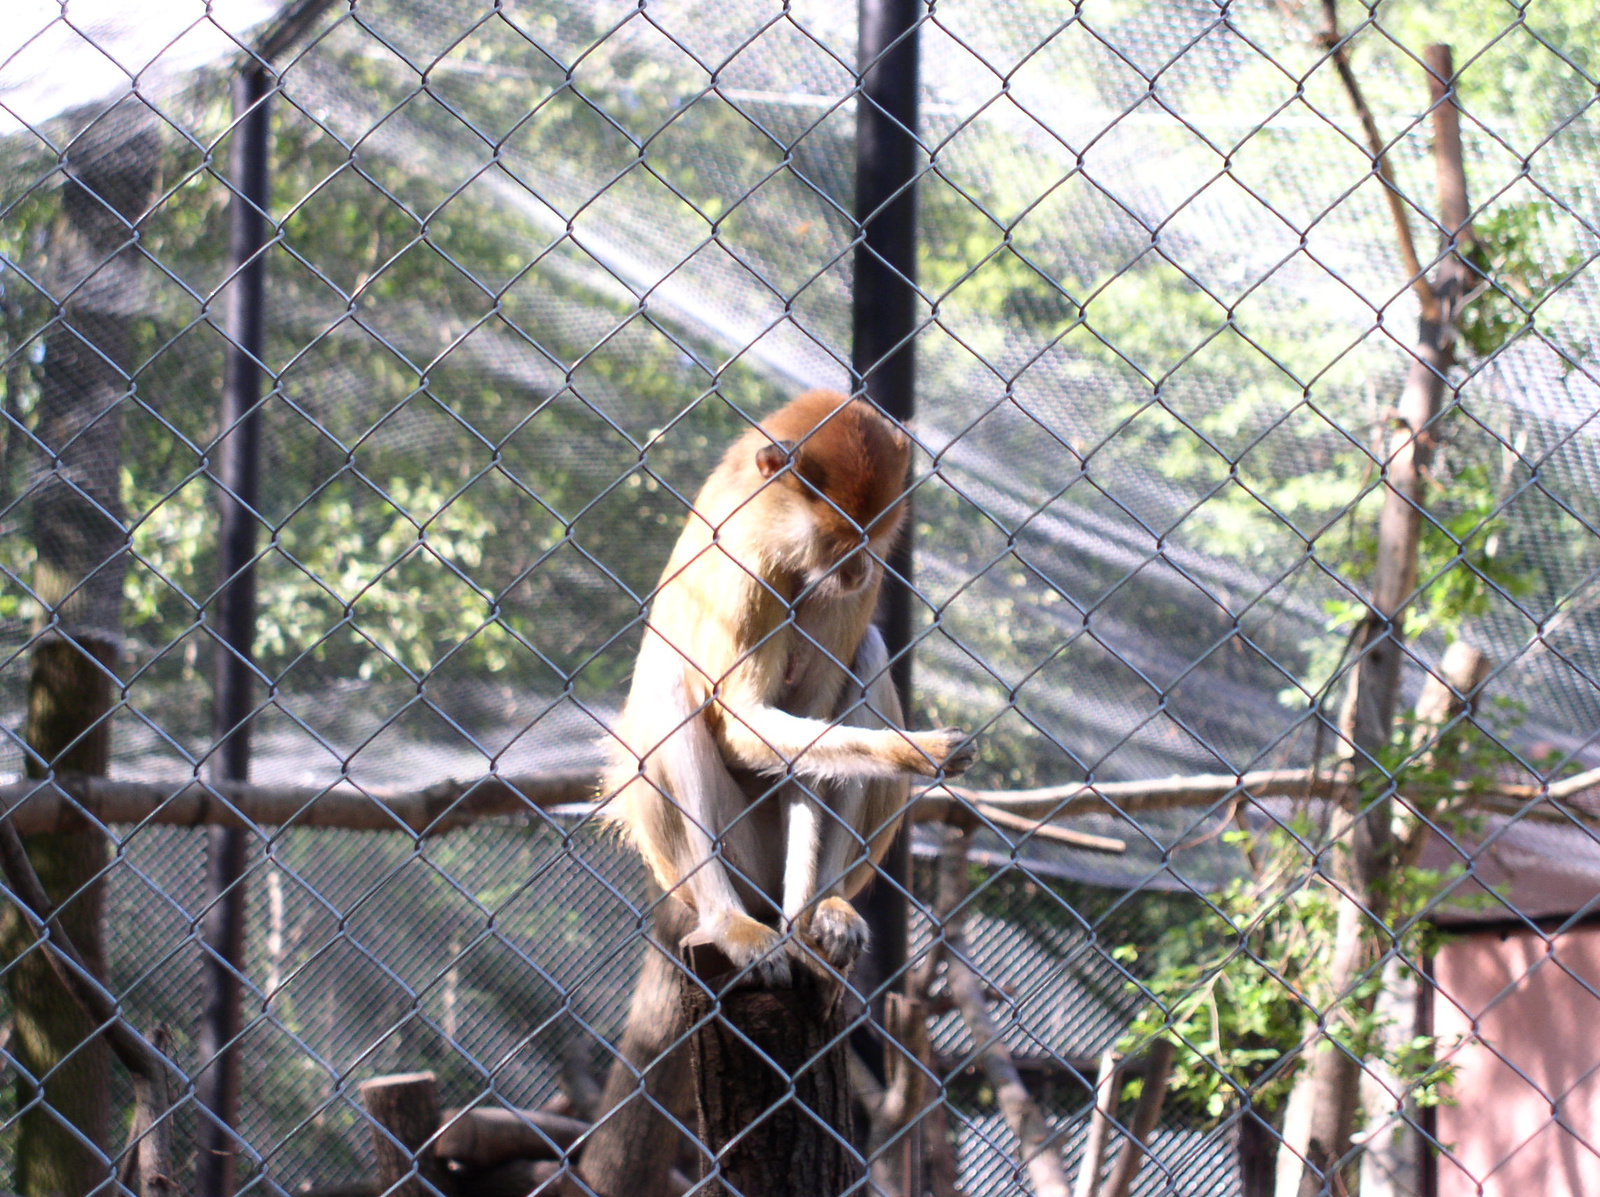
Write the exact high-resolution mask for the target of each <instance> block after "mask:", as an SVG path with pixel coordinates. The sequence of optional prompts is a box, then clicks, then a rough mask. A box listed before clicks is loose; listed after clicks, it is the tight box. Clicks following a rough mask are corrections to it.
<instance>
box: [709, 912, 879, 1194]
mask: <svg viewBox="0 0 1600 1197" xmlns="http://www.w3.org/2000/svg"><path fill="white" fill-rule="evenodd" d="M682 956H683V961H684V964H685V965H686V966H687V967H688V968H689V970H690V972H692V973H693V974H694V979H692V980H690V981H688V983H687V984H685V985H684V987H683V990H684V992H683V1005H684V1013H685V1016H686V1021H687V1024H688V1026H690V1027H691V1028H692V1030H691V1031H690V1034H689V1057H690V1061H691V1064H692V1067H693V1074H694V1089H695V1101H696V1105H697V1108H698V1111H699V1131H698V1136H697V1137H698V1139H699V1143H698V1147H699V1151H700V1155H701V1161H700V1162H701V1167H700V1179H701V1181H702V1185H701V1187H700V1188H699V1190H698V1191H699V1192H701V1193H703V1194H705V1195H706V1197H725V1195H726V1197H733V1195H736V1194H737V1195H742V1197H834V1195H836V1194H840V1193H855V1192H857V1191H858V1190H859V1189H860V1188H861V1187H862V1182H863V1181H864V1179H865V1177H864V1176H863V1172H864V1169H863V1167H862V1159H861V1156H860V1155H859V1154H857V1153H856V1151H855V1149H854V1148H853V1147H852V1146H851V1140H852V1138H853V1135H854V1129H853V1125H852V1124H853V1117H852V1110H851V1090H850V1064H849V1027H850V1016H849V1014H848V1013H847V1011H846V1008H845V1003H844V1002H842V1001H841V1000H840V996H841V995H840V987H839V985H838V983H837V982H836V981H834V980H833V979H832V978H824V977H821V976H819V975H818V973H817V972H816V971H815V970H813V969H812V968H810V967H807V966H805V965H803V964H799V963H797V964H796V965H795V966H794V983H793V985H792V986H791V987H789V988H785V989H758V988H749V987H740V986H739V985H737V984H733V985H732V986H731V987H729V986H730V983H732V982H733V981H734V973H735V970H734V968H733V966H732V964H731V963H730V962H729V961H728V959H727V957H726V956H724V955H723V954H722V952H721V951H720V949H718V948H717V946H716V945H715V944H714V943H712V942H711V941H710V940H709V938H707V937H704V936H699V935H691V936H690V937H689V938H688V939H686V940H685V941H684V943H683V946H682Z"/></svg>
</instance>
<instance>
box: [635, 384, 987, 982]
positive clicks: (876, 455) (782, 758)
mask: <svg viewBox="0 0 1600 1197" xmlns="http://www.w3.org/2000/svg"><path fill="white" fill-rule="evenodd" d="M910 457H911V447H910V442H909V440H908V438H907V437H906V435H905V433H904V432H902V431H901V430H900V429H899V428H897V427H895V426H894V425H893V424H892V423H890V422H889V421H888V420H886V419H885V418H884V417H883V416H881V415H880V414H878V412H877V411H876V410H874V409H873V408H872V406H871V405H869V404H868V403H866V402H864V401H862V400H859V399H858V400H848V399H846V398H845V397H844V396H843V395H838V394H835V393H833V392H831V391H810V392H808V393H806V394H804V395H801V396H800V397H799V398H798V399H795V400H794V401H793V402H792V403H790V404H789V405H788V406H786V407H784V408H783V409H782V410H780V411H778V412H777V413H776V414H774V415H773V416H772V417H771V418H770V419H768V420H766V421H765V422H764V423H763V424H762V425H761V426H760V428H755V429H751V430H750V431H749V432H748V433H746V434H745V435H744V436H742V437H740V438H739V439H738V440H737V441H735V442H734V444H733V446H732V448H730V449H729V450H728V452H727V455H726V456H725V457H724V458H723V459H722V463H721V464H720V465H718V466H717V468H716V469H715V470H714V471H712V473H711V476H710V477H709V478H708V479H707V480H706V483H705V486H704V487H703V488H702V489H701V491H700V494H699V497H698V498H696V499H695V502H694V509H693V510H692V511H691V512H690V513H689V516H688V520H687V522H686V524H685V526H684V529H683V534H682V535H681V536H680V537H679V539H678V544H677V547H676V548H675V549H674V550H673V553H672V558H671V560H670V561H669V562H668V563H667V568H666V571H665V572H664V573H663V574H662V578H661V583H660V585H659V586H658V588H657V590H656V593H655V601H654V604H653V606H652V609H651V612H650V616H649V620H648V624H647V627H646V630H645V634H644V643H643V644H642V646H641V647H640V650H639V659H638V662H637V663H636V664H635V666H634V671H633V685H632V689H631V690H630V692H629V695H628V701H627V703H626V705H625V706H624V708H623V711H622V716H621V719H620V721H619V723H618V726H617V727H616V729H615V734H616V744H617V749H616V751H615V754H614V758H613V765H612V767H611V769H610V771H609V773H608V777H607V786H606V791H607V793H609V794H611V795H614V797H613V799H612V801H611V802H610V804H609V805H608V808H607V809H608V811H609V812H610V817H611V818H613V819H615V820H616V821H617V822H619V823H620V824H621V825H622V827H623V828H624V829H625V831H626V833H627V835H628V837H629V838H630V839H631V840H632V842H633V843H634V845H635V846H636V847H637V848H638V850H639V852H640V854H641V855H642V856H643V857H644V860H645V863H646V864H647V865H648V866H649V867H650V870H651V871H652V872H653V873H654V874H655V877H656V880H657V881H658V882H660V884H661V886H662V888H663V889H665V890H666V891H667V892H668V893H670V894H673V895H675V896H676V897H678V898H680V899H681V900H683V901H684V902H686V903H687V904H688V905H689V906H690V907H691V908H692V909H693V910H694V912H695V915H696V917H697V919H698V923H699V930H700V931H701V932H703V933H704V934H706V935H707V936H709V937H710V938H711V939H712V940H713V941H714V942H715V943H716V944H717V946H718V947H720V948H721V949H722V951H723V952H724V953H725V954H726V955H727V956H728V958H729V959H730V960H732V961H733V963H734V964H735V965H736V966H738V967H740V968H745V967H753V968H754V969H755V971H756V972H757V973H758V974H759V975H760V976H761V978H762V979H763V980H765V981H767V982H769V983H778V984H781V983H784V982H785V981H786V980H787V978H788V976H789V963H788V959H787V957H786V955H785V954H784V952H782V951H780V950H778V949H779V945H780V943H781V941H782V939H783V936H784V933H785V931H788V930H793V931H794V932H795V933H797V934H799V935H802V936H804V937H806V939H807V940H808V942H809V944H810V946H811V947H812V948H813V950H815V951H816V952H817V953H818V954H819V955H820V956H821V957H822V958H823V959H825V960H827V961H828V962H829V964H831V965H832V966H833V967H835V968H837V969H840V970H844V969H848V968H849V967H850V965H851V964H852V963H853V962H854V961H855V959H856V957H857V956H858V955H859V954H860V952H861V951H862V949H863V948H865V946H866V942H867V927H866V922H865V920H863V919H862V917H861V916H860V915H859V914H857V913H856V910H855V908H854V907H853V906H851V905H850V901H849V899H850V898H851V896H853V895H854V894H855V893H856V891H858V890H859V889H860V888H861V887H862V886H863V885H865V884H866V882H867V880H868V879H869V878H870V876H871V874H872V866H873V865H874V864H875V863H876V862H877V861H878V860H879V859H880V858H881V857H882V855H883V853H884V852H885V851H886V850H887V849H888V846H889V842H890V840H891V839H892V838H893V836H894V833H895V830H896V828H897V827H898V825H899V822H900V817H901V815H902V813H903V812H904V809H905V805H906V802H907V799H908V797H909V783H908V778H909V776H910V775H912V774H918V775H921V776H924V777H933V776H936V775H937V774H939V773H940V771H941V770H942V771H943V772H944V773H946V774H956V773H960V772H961V771H962V770H963V769H965V768H966V767H967V765H968V764H970V763H971V760H972V755H973V749H972V746H971V744H970V742H969V741H968V740H967V738H966V736H965V735H964V733H962V732H961V731H960V730H958V729H955V728H945V729H943V730H940V731H926V732H906V731H902V730H900V728H899V724H900V723H901V722H902V714H901V710H900V703H899V700H898V698H897V697H896V695H895V690H894V686H893V684H892V682H891V681H890V678H889V660H888V654H887V652H886V650H885V648H884V643H883V637H882V635H881V634H880V633H879V632H878V629H877V628H875V627H873V626H872V623H871V620H872V613H873V608H874V605H875V604H876V601H877V597H878V585H879V582H880V580H881V578H882V574H883V568H882V566H881V564H880V561H881V560H882V558H883V557H884V556H886V555H887V553H888V551H889V547H890V545H891V544H892V543H893V541H894V538H895V535H896V534H897V533H898V531H899V528H900V522H901V519H902V518H903V515H904V510H905V503H904V489H905V482H906V474H907V467H908V465H909V462H910Z"/></svg>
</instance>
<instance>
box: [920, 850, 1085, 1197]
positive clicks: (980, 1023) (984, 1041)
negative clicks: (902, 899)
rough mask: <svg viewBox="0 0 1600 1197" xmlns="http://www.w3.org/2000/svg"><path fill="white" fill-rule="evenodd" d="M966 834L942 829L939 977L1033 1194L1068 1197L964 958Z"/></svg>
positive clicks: (1055, 1155) (1054, 1149) (1039, 1117)
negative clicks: (1014, 1143)
mask: <svg viewBox="0 0 1600 1197" xmlns="http://www.w3.org/2000/svg"><path fill="white" fill-rule="evenodd" d="M967 835H968V833H967V832H965V831H963V830H960V829H958V828H952V829H951V830H950V831H948V832H946V837H947V838H946V839H945V843H944V850H943V852H942V853H941V855H940V861H939V888H940V891H941V892H940V895H939V902H940V905H941V906H942V907H946V908H948V909H949V910H950V912H951V913H950V915H949V917H948V918H947V919H946V920H945V921H944V924H943V927H942V928H941V930H942V933H943V939H944V944H945V960H946V966H945V967H946V973H945V980H946V982H947V983H948V984H949V986H950V996H951V998H952V999H953V1000H954V1001H955V1004H956V1008H957V1009H958V1010H960V1011H961V1018H962V1021H963V1022H965V1023H966V1024H967V1033H968V1034H969V1035H971V1036H972V1042H973V1045H974V1048H975V1050H976V1051H977V1053H978V1063H979V1064H980V1065H981V1066H982V1067H983V1072H984V1075H985V1076H986V1077H987V1078H988V1080H989V1084H990V1085H991V1086H992V1087H993V1088H994V1093H995V1100H996V1101H997V1102H998V1103H999V1106H1000V1112H1001V1113H1002V1114H1003V1115H1004V1116H1005V1120H1006V1125H1007V1126H1008V1127H1010V1128H1011V1133H1012V1134H1014V1135H1016V1137H1017V1148H1018V1154H1019V1155H1020V1156H1021V1158H1022V1164H1023V1167H1024V1168H1026V1169H1027V1172H1028V1179H1029V1180H1031V1181H1032V1182H1033V1191H1034V1192H1035V1193H1036V1194H1038V1197H1068V1193H1069V1192H1070V1191H1071V1190H1070V1188H1069V1187H1068V1184H1067V1173H1066V1168H1065V1167H1064V1166H1063V1164H1062V1162H1061V1152H1060V1149H1059V1147H1058V1146H1057V1144H1056V1141H1055V1139H1056V1137H1055V1136H1054V1135H1052V1134H1051V1132H1050V1126H1049V1124H1048V1123H1047V1122H1046V1121H1045V1119H1044V1115H1043V1114H1042V1113H1041V1112H1040V1110H1039V1106H1038V1104H1037V1103H1036V1102H1035V1101H1034V1100H1033V1098H1032V1096H1030V1095H1029V1093H1028V1090H1027V1088H1026V1086H1024V1085H1023V1083H1022V1077H1021V1076H1020V1075H1019V1074H1018V1072H1017V1066H1016V1064H1015V1063H1014V1062H1013V1061H1012V1059H1011V1050H1010V1049H1009V1048H1008V1047H1006V1045H1005V1040H1004V1039H1003V1038H1001V1033H1000V1028H999V1026H997V1025H996V1024H995V1021H994V1017H993V1016H992V1015H991V1014H990V1013H989V1007H988V1005H987V1003H986V1002H985V1001H984V995H983V982H982V980H981V979H980V978H979V977H978V974H977V973H976V972H974V971H973V968H972V966H971V965H970V964H968V963H967V960H966V945H965V938H964V926H965V923H966V915H965V913H964V912H963V904H964V902H965V899H966V893H967V886H968V884H969V882H968V878H967Z"/></svg>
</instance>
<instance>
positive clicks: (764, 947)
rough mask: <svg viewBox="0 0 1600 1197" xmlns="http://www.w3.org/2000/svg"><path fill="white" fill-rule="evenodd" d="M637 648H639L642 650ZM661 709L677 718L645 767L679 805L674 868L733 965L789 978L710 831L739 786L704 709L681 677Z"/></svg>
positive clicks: (728, 814)
mask: <svg viewBox="0 0 1600 1197" xmlns="http://www.w3.org/2000/svg"><path fill="white" fill-rule="evenodd" d="M642 655H643V650H641V656H642ZM674 689H675V692H674V693H673V694H672V695H671V696H670V697H671V699H672V701H670V702H669V703H667V704H665V709H664V711H663V714H667V713H668V712H670V717H676V718H678V719H679V722H678V724H677V726H676V727H675V728H674V729H673V730H672V731H671V733H670V734H669V735H667V736H666V737H665V738H664V739H663V740H662V741H661V743H660V746H659V747H657V748H656V749H655V751H654V752H653V753H651V758H650V763H649V772H650V773H652V774H655V775H656V776H654V777H652V780H654V781H656V784H657V787H658V788H659V789H661V790H662V791H663V799H662V800H663V801H665V802H670V803H672V804H673V805H674V806H675V807H676V810H677V814H678V820H679V824H680V827H681V829H682V835H681V836H680V837H675V838H676V839H677V842H676V844H674V845H673V847H674V849H675V852H674V855H675V856H676V861H677V869H676V872H677V875H678V877H679V878H680V879H681V884H682V886H683V888H684V889H685V890H687V891H688V892H687V899H688V901H689V903H690V905H692V906H693V907H694V909H695V913H696V914H697V915H698V916H699V923H700V930H701V931H702V932H704V933H705V934H706V935H708V936H709V937H710V938H711V939H712V940H713V941H714V942H715V943H716V944H717V946H718V947H719V948H721V949H722V951H723V953H724V954H725V955H726V956H727V957H728V959H729V960H731V961H732V962H733V963H734V964H735V965H736V966H737V967H739V968H753V969H754V970H755V972H756V974H757V975H758V976H759V977H760V978H761V979H762V980H763V981H764V982H766V983H767V984H769V985H787V984H788V983H789V961H788V959H787V958H786V957H785V956H784V954H783V953H782V951H777V950H775V949H777V948H778V947H779V944H780V940H781V936H780V933H779V932H778V931H775V930H774V929H773V928H771V927H768V926H767V925H766V924H765V923H762V922H759V921H757V920H756V919H754V918H752V917H751V916H750V915H749V913H748V912H747V911H746V910H745V908H744V903H743V902H742V901H740V899H739V895H738V893H737V892H736V891H735V889H734V887H733V881H732V878H731V877H729V875H728V870H727V866H726V865H725V864H724V863H723V860H722V856H721V853H720V851H719V850H718V844H717V842H716V839H715V837H719V836H721V835H723V834H724V832H725V831H726V829H727V828H728V827H729V826H730V824H732V823H733V822H734V820H735V819H736V818H737V817H738V816H739V814H740V812H741V811H742V810H743V809H744V806H745V795H744V791H743V790H742V789H740V787H739V784H738V782H736V781H735V780H734V778H733V776H732V775H731V774H730V773H729V772H728V769H727V766H726V765H725V764H724V763H723V760H722V754H721V752H720V751H719V750H718V748H717V742H716V739H715V737H713V736H712V734H711V729H710V728H709V727H707V726H706V721H705V718H704V715H703V713H701V712H700V711H699V710H698V708H697V707H695V706H692V705H691V704H690V702H689V699H688V694H687V691H686V689H685V688H684V687H683V685H682V683H681V682H680V683H679V684H678V685H677V686H676V687H675V688H674Z"/></svg>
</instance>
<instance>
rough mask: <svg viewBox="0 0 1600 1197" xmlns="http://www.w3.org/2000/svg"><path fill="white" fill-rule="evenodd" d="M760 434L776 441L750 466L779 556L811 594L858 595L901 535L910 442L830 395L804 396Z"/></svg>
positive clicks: (864, 408) (867, 411)
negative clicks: (778, 544) (758, 483)
mask: <svg viewBox="0 0 1600 1197" xmlns="http://www.w3.org/2000/svg"><path fill="white" fill-rule="evenodd" d="M763 430H764V431H765V432H766V433H767V435H768V436H770V437H771V438H772V439H771V440H770V441H769V442H768V443H766V444H758V445H757V446H756V448H755V452H754V465H755V467H756V470H757V472H758V473H759V475H760V477H761V479H762V485H763V488H764V489H763V494H764V495H765V496H766V499H765V502H766V503H767V504H768V505H769V510H771V511H772V514H773V516H774V517H775V518H774V519H772V520H771V522H770V524H769V528H771V529H772V530H774V531H776V532H777V534H778V538H779V539H781V540H782V541H783V542H784V548H783V551H782V556H783V557H785V558H786V559H787V561H788V563H789V567H790V568H792V569H794V570H795V572H797V573H798V574H800V576H801V579H802V580H803V582H804V584H805V585H806V586H807V587H808V588H813V589H814V591H815V592H822V593H827V594H831V595H834V596H839V597H843V596H845V595H849V594H854V593H856V592H858V591H860V590H861V589H862V588H863V587H865V586H867V585H868V584H869V583H870V582H871V581H872V580H873V579H874V578H875V577H876V573H877V568H878V566H877V562H878V561H880V560H882V558H883V556H884V555H885V554H886V553H887V552H888V551H889V548H890V546H891V545H892V544H893V542H894V537H895V534H896V532H897V531H898V530H899V527H900V521H901V518H902V516H903V515H904V511H905V502H904V497H903V492H904V490H905V484H906V472H907V467H908V466H909V464H910V458H911V448H910V441H909V440H908V439H907V437H906V436H905V434H904V433H903V432H901V431H900V430H899V429H897V428H895V427H894V426H893V425H891V424H890V423H889V422H888V421H887V420H885V419H884V418H883V417H882V416H881V415H879V414H878V413H877V412H876V411H875V410H874V409H873V408H872V407H870V406H869V405H868V404H866V403H863V402H861V401H859V400H856V401H848V402H847V401H845V400H843V398H842V396H838V395H832V394H830V393H828V392H810V393H808V394H807V395H803V396H801V397H800V398H799V399H797V400H796V401H795V402H794V403H792V404H791V405H790V406H789V407H787V408H785V409H784V410H783V411H782V412H779V413H778V414H777V415H776V416H774V417H773V418H772V419H771V420H769V421H768V423H767V424H765V425H763ZM747 443H748V442H747Z"/></svg>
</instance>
